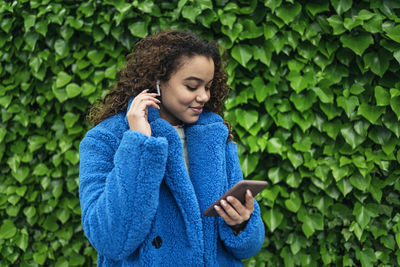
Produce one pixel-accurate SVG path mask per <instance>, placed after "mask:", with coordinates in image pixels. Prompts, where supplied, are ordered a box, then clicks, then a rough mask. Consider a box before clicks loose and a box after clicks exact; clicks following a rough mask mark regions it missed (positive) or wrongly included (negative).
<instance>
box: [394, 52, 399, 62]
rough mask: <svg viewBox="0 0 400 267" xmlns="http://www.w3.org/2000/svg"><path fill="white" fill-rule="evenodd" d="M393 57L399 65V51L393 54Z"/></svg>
mask: <svg viewBox="0 0 400 267" xmlns="http://www.w3.org/2000/svg"><path fill="white" fill-rule="evenodd" d="M393 57H394V58H395V59H396V60H397V62H398V63H400V50H399V51H396V52H394V53H393Z"/></svg>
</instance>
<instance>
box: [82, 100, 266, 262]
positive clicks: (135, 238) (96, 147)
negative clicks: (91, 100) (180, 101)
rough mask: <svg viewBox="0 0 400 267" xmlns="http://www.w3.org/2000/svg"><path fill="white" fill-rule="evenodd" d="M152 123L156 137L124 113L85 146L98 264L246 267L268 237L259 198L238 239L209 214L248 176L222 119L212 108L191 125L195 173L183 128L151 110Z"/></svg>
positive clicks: (85, 212)
mask: <svg viewBox="0 0 400 267" xmlns="http://www.w3.org/2000/svg"><path fill="white" fill-rule="evenodd" d="M148 120H149V123H150V126H151V131H152V136H151V137H150V138H149V137H147V136H146V135H144V134H142V133H139V132H135V131H132V130H130V129H129V125H128V121H127V119H126V114H124V113H119V114H117V115H114V116H112V117H110V118H108V119H106V120H104V121H103V122H101V123H100V124H98V125H97V126H96V127H94V128H93V129H91V130H89V131H88V132H87V134H86V136H85V137H84V139H83V140H82V142H81V144H80V149H79V155H80V174H79V194H80V202H81V209H82V225H83V229H84V231H85V234H86V236H87V237H88V239H89V241H90V243H91V244H92V245H93V247H94V248H95V249H96V250H97V252H98V266H229V267H234V266H243V264H242V262H241V261H240V259H244V258H248V257H251V256H252V255H254V254H256V253H257V252H258V251H259V250H260V249H261V246H262V243H263V240H264V234H265V233H264V225H263V222H262V220H261V216H260V208H259V206H258V204H257V202H256V201H255V207H254V208H255V209H254V212H253V214H252V215H251V217H250V220H249V221H248V224H247V226H246V228H245V229H244V231H243V232H241V233H240V234H238V235H237V236H235V235H234V233H233V231H232V229H231V228H230V227H229V226H228V225H227V224H226V223H225V222H224V220H223V219H222V218H221V217H205V216H203V214H202V212H203V211H204V210H206V209H207V207H208V206H209V205H210V204H212V203H213V202H214V201H215V200H217V199H218V198H219V197H220V196H221V195H222V194H223V193H224V192H225V191H226V190H227V189H229V188H230V187H232V186H233V185H234V184H235V183H236V182H237V181H239V180H241V179H243V176H242V172H241V169H240V164H239V160H238V155H237V148H236V144H235V143H233V142H227V136H228V130H227V127H226V126H225V125H224V124H223V120H222V118H221V117H220V116H219V115H217V114H215V113H212V112H207V111H204V112H203V113H202V114H201V115H200V117H199V120H198V121H197V122H196V123H195V124H191V125H188V126H187V127H186V137H187V149H188V154H189V169H190V176H189V174H188V171H187V168H186V165H185V160H184V157H183V151H182V144H181V141H180V138H179V136H178V134H177V132H176V130H175V129H174V128H173V127H172V126H171V125H170V124H169V123H168V122H167V121H165V120H164V119H161V118H160V117H159V112H158V110H156V109H153V108H151V107H150V108H149V114H148Z"/></svg>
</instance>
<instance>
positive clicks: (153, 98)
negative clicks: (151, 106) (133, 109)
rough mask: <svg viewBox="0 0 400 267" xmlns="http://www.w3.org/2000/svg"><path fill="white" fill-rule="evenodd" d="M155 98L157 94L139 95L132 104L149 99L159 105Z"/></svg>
mask: <svg viewBox="0 0 400 267" xmlns="http://www.w3.org/2000/svg"><path fill="white" fill-rule="evenodd" d="M156 96H157V94H143V95H140V96H137V97H135V99H134V100H133V101H132V103H138V102H140V101H143V100H149V99H151V100H154V101H156V102H157V103H160V102H161V101H160V100H158V99H157V98H156Z"/></svg>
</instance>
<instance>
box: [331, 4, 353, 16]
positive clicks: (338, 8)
mask: <svg viewBox="0 0 400 267" xmlns="http://www.w3.org/2000/svg"><path fill="white" fill-rule="evenodd" d="M331 4H332V6H333V8H334V9H335V11H336V13H338V14H339V15H341V14H342V13H344V12H346V11H347V10H349V9H350V8H351V5H352V4H353V1H352V0H331Z"/></svg>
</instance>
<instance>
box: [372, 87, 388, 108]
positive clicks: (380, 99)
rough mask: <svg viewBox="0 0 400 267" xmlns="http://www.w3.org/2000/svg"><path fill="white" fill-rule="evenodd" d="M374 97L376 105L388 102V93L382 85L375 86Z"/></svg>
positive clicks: (383, 104)
mask: <svg viewBox="0 0 400 267" xmlns="http://www.w3.org/2000/svg"><path fill="white" fill-rule="evenodd" d="M375 99H376V104H377V105H378V106H387V105H389V104H390V94H389V92H388V90H386V89H385V88H383V87H382V86H379V85H378V86H375Z"/></svg>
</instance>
